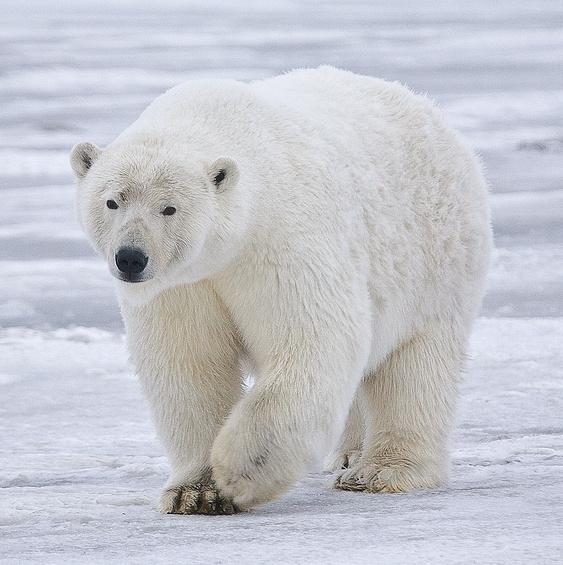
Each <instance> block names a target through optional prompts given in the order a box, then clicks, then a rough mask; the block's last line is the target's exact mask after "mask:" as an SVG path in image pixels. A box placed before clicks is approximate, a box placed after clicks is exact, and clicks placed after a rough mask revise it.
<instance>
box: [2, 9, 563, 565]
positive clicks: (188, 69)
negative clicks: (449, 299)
mask: <svg viewBox="0 0 563 565" xmlns="http://www.w3.org/2000/svg"><path fill="white" fill-rule="evenodd" d="M0 11H1V18H0V561H1V562H2V563H42V564H49V563H71V564H72V563H161V562H162V563H171V562H180V563H205V564H219V563H236V564H238V563H245V564H246V563H292V564H299V563H315V564H316V563H319V564H321V563H322V564H332V563H334V564H336V563H347V564H351V565H353V564H361V563H366V564H368V563H369V564H375V563H382V564H403V563H417V564H421V563H448V564H451V563H475V564H479V565H481V564H488V563H491V564H493V563H494V564H497V563H510V564H520V563H521V564H528V563H535V564H544V563H562V562H563V510H562V508H563V506H562V505H563V369H562V367H563V363H562V361H563V352H562V346H561V344H562V343H563V331H562V330H563V296H562V295H563V290H562V282H563V191H562V190H561V189H562V188H563V3H562V2H560V1H558V0H552V1H550V0H544V1H541V0H528V1H525V0H513V1H508V0H500V1H492V0H487V1H482V0H476V1H470V2H468V1H467V0H464V1H461V0H459V1H458V0H455V1H452V0H448V1H445V0H442V1H427V2H423V1H420V2H415V1H414V0H413V1H411V2H407V1H404V0H403V1H394V2H383V1H381V2H374V1H367V0H366V1H361V0H352V1H349V2H345V1H344V0H330V1H325V2H306V1H297V0H296V1H294V2H291V1H285V0H275V1H274V0H270V1H267V2H266V1H264V2H259V1H257V0H256V1H252V2H246V1H245V2H242V1H241V2H216V1H205V2H203V1H202V2H180V1H179V0H178V1H175V2H172V1H170V0H168V1H166V2H149V1H148V0H147V1H133V0H131V1H127V2H110V1H109V0H104V1H98V2H88V1H80V2H79V1H77V2H71V1H68V2H62V1H61V2H55V1H53V0H47V1H42V2H39V1H35V2H33V1H27V2H25V1H23V0H20V1H14V0H4V1H3V2H2V5H1V7H0ZM321 63H330V64H334V65H337V66H341V67H345V68H348V69H350V70H353V71H357V72H361V73H366V74H371V75H377V76H382V77H384V78H388V79H393V80H400V81H402V82H406V83H408V84H409V85H410V86H412V87H413V88H414V89H416V90H418V91H425V92H428V93H429V94H430V95H431V96H432V97H434V98H435V99H437V100H438V101H439V102H440V104H441V105H442V107H443V108H444V110H445V111H446V113H447V114H448V116H449V118H450V120H451V122H452V123H453V124H454V125H455V126H457V127H458V128H460V129H461V130H462V132H463V133H464V134H465V135H466V137H467V138H468V139H469V140H470V142H471V143H472V144H473V145H474V146H475V148H476V149H477V150H478V151H479V152H480V153H481V154H482V156H483V159H484V161H485V163H486V166H487V169H488V176H489V178H490V181H491V184H492V193H493V194H492V205H493V209H494V227H495V234H496V245H497V251H496V254H495V260H494V265H493V268H492V271H491V274H490V289H489V293H488V295H487V298H486V300H485V303H484V306H483V309H482V313H481V318H480V319H479V321H478V322H477V324H476V328H475V333H474V337H473V340H472V347H471V349H472V360H471V361H470V363H469V367H468V371H467V375H466V379H465V384H464V386H463V390H462V399H461V403H460V409H459V417H458V426H457V428H456V431H455V433H454V434H453V437H452V459H453V461H452V473H451V481H450V483H449V485H447V486H446V487H444V488H443V489H440V490H438V491H435V492H420V493H411V494H405V495H365V494H358V493H347V492H338V491H334V490H331V489H330V488H329V485H330V479H331V477H330V476H328V475H324V474H322V473H316V474H311V475H309V476H308V477H307V478H306V479H304V480H303V481H302V482H301V483H300V484H299V485H298V486H297V487H296V488H295V489H293V490H292V491H291V492H290V493H289V494H288V495H286V496H285V497H284V498H283V499H281V500H279V501H277V502H274V503H271V504H269V505H267V506H264V507H262V508H259V509H257V510H255V511H253V512H251V513H249V514H243V515H237V516H233V517H204V516H161V515H159V514H158V513H157V512H156V511H155V509H154V504H155V500H156V498H157V495H158V492H159V488H160V486H161V484H162V483H163V481H164V480H165V479H166V474H167V463H166V460H165V457H164V456H163V452H162V449H161V447H160V445H159V443H158V442H157V441H156V439H155V434H154V431H153V427H152V425H151V423H150V421H149V416H148V411H147V406H146V404H145V402H144V400H143V398H142V396H141V394H140V390H139V386H138V384H137V382H136V380H135V377H134V376H133V374H132V371H131V368H130V366H129V365H128V363H127V357H126V352H125V347H124V342H123V332H122V326H121V323H120V319H119V313H118V310H117V306H116V302H115V299H114V297H113V288H112V282H111V279H110V276H109V275H108V274H107V272H106V268H105V266H104V265H103V264H102V263H101V262H100V260H98V259H97V258H95V257H94V256H93V254H92V252H91V251H90V249H89V247H88V245H87V243H86V242H85V240H84V238H83V236H82V234H81V232H80V229H79V227H78V226H77V223H76V221H75V218H74V188H73V186H72V179H71V175H70V172H69V166H68V162H67V154H68V150H69V148H70V147H71V145H72V144H74V143H75V142H77V141H79V140H90V141H94V142H96V143H98V144H100V145H104V144H105V143H107V142H109V141H110V140H111V139H112V138H113V137H114V136H115V135H116V134H117V133H118V132H120V131H121V130H122V129H123V128H124V127H125V126H126V125H127V124H128V123H130V122H131V121H132V120H133V119H134V118H135V117H136V115H137V114H138V113H139V112H140V110H141V109H142V108H143V107H144V105H146V104H147V103H148V102H149V101H150V100H151V99H152V98H153V97H154V96H156V95H157V94H158V93H160V92H161V91H163V90H164V89H166V88H168V87H170V86H172V85H174V84H176V83H178V82H180V81H183V80H186V79H189V78H191V77H199V76H223V77H225V76H228V77H235V78H240V79H252V78H256V77H264V76H269V75H273V74H276V73H278V72H281V71H283V70H287V69H290V68H292V67H302V66H316V65H318V64H321Z"/></svg>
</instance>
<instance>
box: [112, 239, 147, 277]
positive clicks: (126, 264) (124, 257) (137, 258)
mask: <svg viewBox="0 0 563 565" xmlns="http://www.w3.org/2000/svg"><path fill="white" fill-rule="evenodd" d="M148 262H149V258H148V257H147V256H146V255H145V254H144V253H143V252H142V251H140V250H139V249H135V248H134V247H122V248H121V249H120V250H119V251H118V252H117V253H116V254H115V264H116V265H117V268H118V269H119V270H120V271H121V272H122V273H124V274H125V275H127V278H129V279H131V278H134V276H135V275H138V274H140V273H142V272H143V270H144V269H145V267H146V266H147V263H148Z"/></svg>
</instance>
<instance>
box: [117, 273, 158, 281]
mask: <svg viewBox="0 0 563 565" xmlns="http://www.w3.org/2000/svg"><path fill="white" fill-rule="evenodd" d="M113 276H114V277H115V278H116V279H117V280H119V281H121V282H124V283H131V284H137V283H142V282H147V281H148V280H150V277H144V276H141V275H134V274H132V275H130V276H129V275H124V274H122V273H119V274H113Z"/></svg>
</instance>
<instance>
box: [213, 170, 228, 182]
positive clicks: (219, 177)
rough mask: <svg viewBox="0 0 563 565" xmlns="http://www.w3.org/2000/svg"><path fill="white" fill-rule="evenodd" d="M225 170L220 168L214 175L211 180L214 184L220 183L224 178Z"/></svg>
mask: <svg viewBox="0 0 563 565" xmlns="http://www.w3.org/2000/svg"><path fill="white" fill-rule="evenodd" d="M226 174H227V173H226V172H225V169H221V170H220V171H219V172H218V173H217V174H216V175H215V178H214V179H213V182H214V183H215V186H218V185H219V184H220V183H222V182H223V181H224V180H225V176H226Z"/></svg>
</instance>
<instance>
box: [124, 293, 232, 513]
mask: <svg viewBox="0 0 563 565" xmlns="http://www.w3.org/2000/svg"><path fill="white" fill-rule="evenodd" d="M123 313H124V318H125V322H126V327H127V334H128V341H129V344H130V350H131V353H132V358H133V361H134V363H135V365H136V368H137V372H138V374H139V377H140V380H141V383H142V385H143V389H144V392H145V394H146V396H147V398H148V401H149V404H150V408H151V412H152V415H153V419H154V422H155V424H156V428H157V431H158V435H159V437H160V439H161V441H162V443H163V445H164V447H165V449H166V452H167V455H168V459H169V462H170V466H171V475H170V478H169V480H168V482H167V483H166V485H165V488H164V491H163V493H162V496H161V499H160V506H159V509H160V511H161V512H163V513H173V514H196V513H197V514H232V513H233V512H235V511H236V506H235V505H234V504H233V503H232V500H231V499H230V498H229V497H228V496H224V495H223V494H222V493H221V492H219V490H218V489H217V486H216V485H215V483H214V482H213V480H212V478H211V464H210V452H211V446H212V444H213V441H214V439H215V437H216V435H217V433H218V432H219V429H220V427H221V426H222V424H223V423H224V421H225V420H226V418H227V416H228V414H229V412H230V410H231V408H232V406H233V405H234V404H235V403H236V401H237V400H238V399H239V397H240V394H241V389H242V378H241V373H240V369H239V348H238V345H237V342H236V340H235V338H234V331H233V328H232V323H231V322H230V320H229V318H228V316H227V314H226V312H225V311H224V309H223V307H222V305H221V304H220V302H219V301H218V299H217V298H216V295H215V294H214V293H213V292H212V291H211V289H210V287H209V285H208V284H207V283H198V284H196V285H190V286H189V287H177V288H174V289H171V290H169V291H166V292H164V293H162V294H161V295H159V296H158V297H157V298H156V299H155V300H153V301H152V302H151V303H149V304H148V305H146V306H143V307H139V308H132V307H128V306H126V305H125V306H123Z"/></svg>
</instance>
